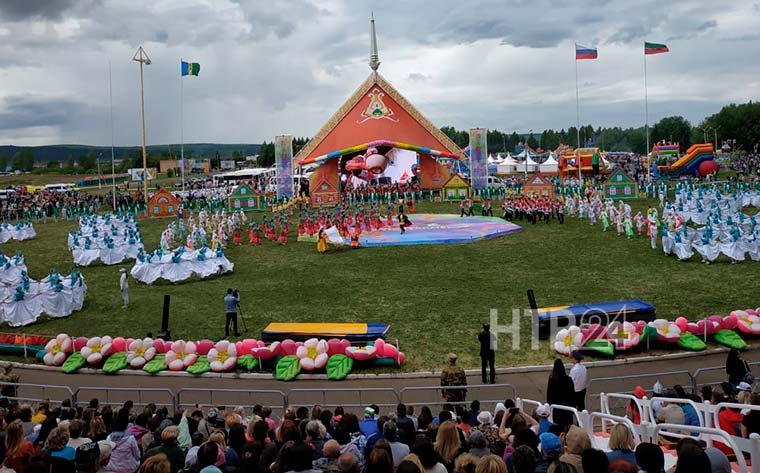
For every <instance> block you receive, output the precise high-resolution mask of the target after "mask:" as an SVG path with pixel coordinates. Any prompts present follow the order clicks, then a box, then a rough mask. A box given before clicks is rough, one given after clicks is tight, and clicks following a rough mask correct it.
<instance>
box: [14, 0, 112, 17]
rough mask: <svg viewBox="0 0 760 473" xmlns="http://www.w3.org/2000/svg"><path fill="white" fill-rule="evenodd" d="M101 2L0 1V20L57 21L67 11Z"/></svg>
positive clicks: (56, 0)
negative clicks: (37, 19)
mask: <svg viewBox="0 0 760 473" xmlns="http://www.w3.org/2000/svg"><path fill="white" fill-rule="evenodd" d="M95 3H101V0H1V1H0V18H2V19H5V20H7V21H23V20H29V19H36V18H41V19H47V20H57V19H59V18H61V17H63V16H65V13H67V12H68V11H69V10H78V9H83V8H89V7H91V6H92V5H93V4H95Z"/></svg>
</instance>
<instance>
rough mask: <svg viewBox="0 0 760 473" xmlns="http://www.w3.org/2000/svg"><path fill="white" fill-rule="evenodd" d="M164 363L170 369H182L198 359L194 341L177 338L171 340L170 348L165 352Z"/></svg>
mask: <svg viewBox="0 0 760 473" xmlns="http://www.w3.org/2000/svg"><path fill="white" fill-rule="evenodd" d="M165 359H166V365H167V366H168V367H169V369H170V370H172V371H182V370H183V369H185V368H187V367H188V366H191V365H193V364H194V363H195V362H196V361H197V360H198V353H197V348H196V346H195V343H193V342H185V341H184V340H177V341H175V342H172V346H171V350H169V351H167V352H166V358H165Z"/></svg>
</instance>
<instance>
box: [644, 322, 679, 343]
mask: <svg viewBox="0 0 760 473" xmlns="http://www.w3.org/2000/svg"><path fill="white" fill-rule="evenodd" d="M649 325H650V326H651V327H654V329H655V330H657V339H658V340H659V341H661V342H668V343H676V342H678V340H679V339H680V338H681V329H680V328H678V325H676V324H675V323H674V322H668V321H667V320H665V319H656V320H654V321H652V322H649Z"/></svg>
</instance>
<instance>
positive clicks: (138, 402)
mask: <svg viewBox="0 0 760 473" xmlns="http://www.w3.org/2000/svg"><path fill="white" fill-rule="evenodd" d="M85 393H88V394H87V395H84V394H85ZM89 393H105V399H103V398H102V397H101V396H99V395H94V394H89ZM112 394H114V396H112ZM92 397H97V398H98V400H99V401H101V402H103V403H105V404H113V403H123V402H126V401H132V403H133V404H134V405H135V406H147V405H148V404H151V403H153V404H156V405H158V406H166V407H167V408H171V409H172V410H176V409H177V403H176V402H175V401H176V398H175V396H174V392H173V391H172V390H171V389H165V388H116V387H106V386H82V387H80V388H77V390H76V391H74V400H75V401H79V400H82V401H84V399H82V398H92Z"/></svg>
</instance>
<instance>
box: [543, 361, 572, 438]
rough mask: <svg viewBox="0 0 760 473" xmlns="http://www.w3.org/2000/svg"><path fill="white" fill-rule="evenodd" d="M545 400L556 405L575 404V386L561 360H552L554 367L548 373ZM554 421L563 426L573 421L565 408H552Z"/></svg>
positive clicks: (568, 405)
mask: <svg viewBox="0 0 760 473" xmlns="http://www.w3.org/2000/svg"><path fill="white" fill-rule="evenodd" d="M546 402H547V403H549V404H551V405H556V406H567V407H573V406H574V405H575V386H574V385H573V380H572V378H570V376H568V375H567V372H566V371H565V365H564V364H563V363H562V360H560V359H559V358H557V359H556V360H554V368H553V369H552V372H551V374H550V375H549V383H548V385H547V386H546ZM553 421H554V423H555V424H557V425H560V426H562V427H565V426H567V425H570V424H572V423H573V414H572V413H571V412H570V411H566V410H559V409H555V410H554V419H553Z"/></svg>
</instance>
